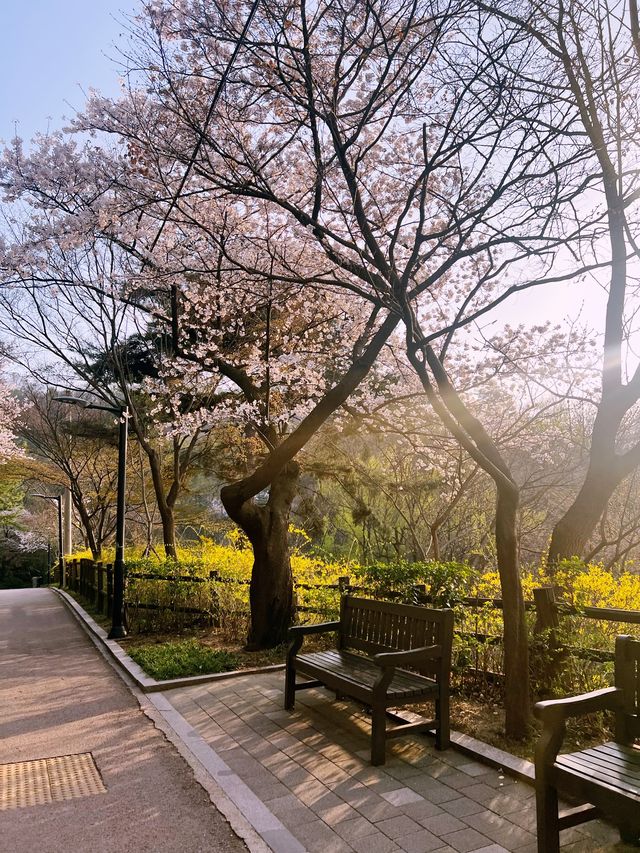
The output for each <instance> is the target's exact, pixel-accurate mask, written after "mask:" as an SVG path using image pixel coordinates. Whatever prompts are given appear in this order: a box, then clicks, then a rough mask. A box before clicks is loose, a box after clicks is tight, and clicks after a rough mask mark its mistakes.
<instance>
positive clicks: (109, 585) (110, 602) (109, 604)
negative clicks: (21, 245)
mask: <svg viewBox="0 0 640 853" xmlns="http://www.w3.org/2000/svg"><path fill="white" fill-rule="evenodd" d="M112 608H113V566H112V565H111V563H108V564H107V616H111V610H112Z"/></svg>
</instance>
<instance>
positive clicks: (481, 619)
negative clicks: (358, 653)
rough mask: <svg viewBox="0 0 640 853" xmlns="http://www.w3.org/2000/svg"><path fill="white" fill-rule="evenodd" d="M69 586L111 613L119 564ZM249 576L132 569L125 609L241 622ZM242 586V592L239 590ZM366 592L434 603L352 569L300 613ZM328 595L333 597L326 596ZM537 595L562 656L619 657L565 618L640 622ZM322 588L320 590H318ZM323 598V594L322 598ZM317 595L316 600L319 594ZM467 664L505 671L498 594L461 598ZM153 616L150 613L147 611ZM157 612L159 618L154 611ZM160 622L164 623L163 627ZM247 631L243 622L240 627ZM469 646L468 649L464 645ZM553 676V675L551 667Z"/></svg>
mask: <svg viewBox="0 0 640 853" xmlns="http://www.w3.org/2000/svg"><path fill="white" fill-rule="evenodd" d="M66 576H67V586H68V587H69V588H70V589H71V590H73V591H74V592H76V593H78V594H79V595H81V596H82V597H83V598H85V599H86V600H87V601H89V602H90V603H91V604H92V605H93V606H94V607H95V609H96V610H97V611H98V612H99V613H102V614H104V615H105V616H107V617H110V616H111V610H112V606H113V566H112V565H111V564H110V563H102V562H94V561H93V560H89V559H85V558H83V559H72V560H68V561H67V565H66ZM250 583H251V582H250V581H249V580H247V579H245V578H233V577H225V576H222V575H220V574H219V572H217V571H211V572H210V573H209V576H208V577H203V576H199V575H189V574H174V575H165V574H161V573H158V572H135V571H131V572H127V575H126V593H125V611H126V615H127V620H128V622H129V623H140V624H139V626H138V627H140V629H141V630H145V629H148V628H149V624H148V623H149V620H150V619H152V620H153V619H155V618H157V619H159V620H160V622H161V624H163V625H165V626H166V628H167V629H169V628H171V627H175V626H176V625H177V626H179V627H186V626H187V625H192V624H203V625H209V626H218V627H219V626H220V625H221V623H222V622H224V620H225V619H226V620H229V618H230V612H231V615H232V616H233V618H234V619H235V620H236V622H237V624H238V626H240V625H241V623H242V622H243V620H244V622H245V624H246V620H247V619H248V616H249V605H248V598H247V593H246V592H242V593H241V592H240V590H243V589H245V590H246V588H247V587H248V586H249V585H250ZM234 589H237V590H238V593H237V594H236V593H235V592H234V591H233V590H234ZM347 592H349V593H359V594H364V595H369V596H372V597H377V598H385V599H391V600H397V601H400V600H404V601H409V602H412V603H415V604H424V605H433V601H432V600H431V598H430V597H429V595H428V593H427V589H426V587H425V585H423V584H415V585H413V586H412V587H411V589H410V590H409V591H407V590H406V589H405V590H404V591H399V590H397V589H395V590H394V589H380V588H376V589H375V590H374V589H372V588H367V587H364V586H362V585H358V584H352V583H351V578H350V577H349V576H347V575H345V576H343V577H340V578H339V579H338V582H337V583H329V584H322V583H308V582H303V583H295V584H294V605H295V609H296V612H297V613H298V614H300V615H302V614H305V615H306V614H309V615H312V616H319V617H321V618H322V619H326V618H333V617H334V615H335V613H336V611H337V608H338V607H339V599H340V595H342V594H344V593H347ZM324 593H327V596H324V595H323V594H324ZM533 593H534V600H533V601H526V602H525V608H526V610H527V612H528V613H530V614H532V618H533V617H534V616H535V623H533V624H532V632H533V642H534V643H535V642H536V641H538V642H541V643H543V645H544V648H545V652H546V653H548V654H549V655H550V656H551V657H552V658H554V659H555V660H556V661H557V660H561V659H562V658H565V657H567V656H569V655H570V656H572V657H574V658H576V659H579V660H582V661H585V662H593V663H596V664H601V663H604V664H606V663H609V662H611V661H613V659H614V655H613V650H612V649H611V650H608V649H601V648H590V647H588V646H584V647H578V646H576V645H572V644H568V643H566V642H563V641H562V640H561V639H560V637H559V631H560V627H561V624H562V622H563V621H564V620H567V619H573V620H586V621H587V622H589V621H591V622H594V623H596V622H599V623H613V624H625V625H630V626H632V625H640V610H623V609H619V608H611V607H591V606H586V607H574V606H572V605H569V604H566V603H564V602H562V601H557V600H556V591H555V590H554V589H553V588H552V587H539V588H537V589H534V591H533ZM316 594H318V595H316ZM319 597H320V600H318V598H319ZM314 599H315V600H314ZM455 606H456V608H457V609H458V611H459V612H458V620H457V621H458V625H457V630H456V637H457V640H458V645H459V659H460V660H461V661H462V663H461V664H460V666H461V667H462V668H465V669H467V670H469V669H470V670H472V671H475V672H476V673H477V674H479V675H482V677H484V678H485V679H487V680H495V679H500V678H501V677H502V676H501V672H502V630H501V628H502V624H501V623H502V608H503V603H502V600H501V599H498V598H482V597H478V596H465V597H461V598H459V599H456V601H455ZM145 614H147V615H145ZM154 614H155V616H154ZM156 627H157V626H156ZM238 630H239V631H241V630H242V628H241V627H238ZM460 649H462V651H460ZM548 674H552V673H548Z"/></svg>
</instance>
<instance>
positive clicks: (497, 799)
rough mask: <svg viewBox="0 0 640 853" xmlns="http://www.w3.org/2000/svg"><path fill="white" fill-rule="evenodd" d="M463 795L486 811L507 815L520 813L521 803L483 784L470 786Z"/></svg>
mask: <svg viewBox="0 0 640 853" xmlns="http://www.w3.org/2000/svg"><path fill="white" fill-rule="evenodd" d="M464 795H465V797H470V798H471V799H472V800H475V801H476V802H478V803H482V804H483V805H484V806H486V807H487V808H488V809H491V811H494V812H497V813H498V814H503V815H504V814H509V812H515V811H520V809H522V803H521V802H520V801H519V800H517V799H516V798H515V797H509V796H508V795H507V794H500V793H498V792H496V791H495V790H494V789H493V788H490V787H489V786H488V785H485V784H484V783H480V784H478V785H470V786H469V787H468V788H465V789H464Z"/></svg>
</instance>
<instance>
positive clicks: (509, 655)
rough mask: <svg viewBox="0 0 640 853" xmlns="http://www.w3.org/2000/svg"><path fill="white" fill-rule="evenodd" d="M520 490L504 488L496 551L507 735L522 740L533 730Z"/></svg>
mask: <svg viewBox="0 0 640 853" xmlns="http://www.w3.org/2000/svg"><path fill="white" fill-rule="evenodd" d="M518 504H519V491H518V488H517V486H516V485H515V484H513V486H512V487H511V488H509V487H507V486H504V485H501V486H498V489H497V500H496V550H497V558H498V573H499V575H500V586H501V589H502V608H503V619H504V671H505V685H504V706H505V733H506V735H507V737H510V738H516V739H519V738H522V737H523V736H524V735H525V734H526V732H527V730H528V727H529V647H528V636H527V625H526V621H525V609H524V598H523V594H522V585H521V583H520V575H519V571H518V541H517V533H516V530H517V528H516V522H517V513H518Z"/></svg>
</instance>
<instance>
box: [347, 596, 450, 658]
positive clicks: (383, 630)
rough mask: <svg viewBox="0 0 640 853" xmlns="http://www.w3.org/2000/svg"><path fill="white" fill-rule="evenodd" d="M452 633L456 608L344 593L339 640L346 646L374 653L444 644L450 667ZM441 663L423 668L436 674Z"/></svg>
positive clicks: (365, 652) (370, 653)
mask: <svg viewBox="0 0 640 853" xmlns="http://www.w3.org/2000/svg"><path fill="white" fill-rule="evenodd" d="M452 637H453V612H452V611H451V610H449V609H446V608H445V609H435V608H428V607H422V606H420V605H416V604H397V603H395V602H390V601H376V600H375V599H370V598H355V597H354V596H351V595H344V596H342V599H341V603H340V639H339V642H340V647H341V648H343V649H352V650H354V651H358V652H362V653H364V654H367V655H373V654H377V653H378V652H396V651H408V650H409V649H416V648H420V647H422V646H431V645H442V646H443V660H444V661H445V662H446V666H447V668H448V667H449V666H450V661H451V644H452ZM441 664H442V662H441V661H439V662H434V664H433V665H432V666H429V667H428V668H427V669H426V670H422V671H423V672H424V673H425V674H430V675H433V674H434V673H437V672H439V671H440V668H441Z"/></svg>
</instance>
